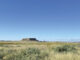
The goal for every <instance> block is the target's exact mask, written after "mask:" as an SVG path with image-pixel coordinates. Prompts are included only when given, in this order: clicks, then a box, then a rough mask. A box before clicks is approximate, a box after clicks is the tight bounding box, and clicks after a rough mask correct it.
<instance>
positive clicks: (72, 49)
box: [54, 45, 76, 53]
mask: <svg viewBox="0 0 80 60" xmlns="http://www.w3.org/2000/svg"><path fill="white" fill-rule="evenodd" d="M54 51H56V52H60V53H62V52H75V51H76V48H75V47H73V46H70V45H64V46H60V47H56V48H55V49H54Z"/></svg>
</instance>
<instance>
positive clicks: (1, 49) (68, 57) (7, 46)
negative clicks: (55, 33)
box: [0, 42, 80, 60]
mask: <svg viewBox="0 0 80 60" xmlns="http://www.w3.org/2000/svg"><path fill="white" fill-rule="evenodd" d="M63 45H70V46H74V47H75V48H76V49H77V52H75V53H72V52H68V53H56V52H55V51H54V49H52V48H56V47H57V46H63ZM28 48H37V49H39V50H40V51H41V52H42V53H41V54H40V56H41V57H42V56H43V58H44V56H46V55H47V54H48V56H47V57H45V58H44V60H80V43H60V42H0V60H16V59H17V60H20V59H19V56H18V55H15V56H17V57H15V59H13V57H14V54H13V53H15V54H18V53H19V52H21V51H25V50H26V49H28ZM45 53H46V54H45ZM22 54H23V53H21V57H22V56H23V57H24V55H22ZM7 57H9V58H7ZM10 57H11V58H10ZM23 57H22V58H23ZM31 57H33V58H34V59H33V60H36V59H35V57H34V56H31ZM24 58H25V57H24ZM22 60H30V59H27V58H25V59H22ZM38 60H40V58H39V59H38Z"/></svg>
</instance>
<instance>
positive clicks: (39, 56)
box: [4, 48, 48, 60]
mask: <svg viewBox="0 0 80 60" xmlns="http://www.w3.org/2000/svg"><path fill="white" fill-rule="evenodd" d="M47 57H48V54H47V53H43V52H41V50H40V49H37V48H28V49H25V50H22V51H20V52H17V53H13V54H9V55H7V56H5V57H4V60H45V58H47Z"/></svg>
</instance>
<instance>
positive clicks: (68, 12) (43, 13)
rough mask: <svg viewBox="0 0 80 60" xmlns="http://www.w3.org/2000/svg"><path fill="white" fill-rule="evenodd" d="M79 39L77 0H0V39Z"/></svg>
mask: <svg viewBox="0 0 80 60" xmlns="http://www.w3.org/2000/svg"><path fill="white" fill-rule="evenodd" d="M29 37H31V38H33V37H35V38H37V39H39V40H41V41H57V40H59V41H62V40H66V41H69V40H72V39H73V40H75V41H79V39H80V0H0V40H21V39H22V38H29Z"/></svg>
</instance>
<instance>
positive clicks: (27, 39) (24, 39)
mask: <svg viewBox="0 0 80 60" xmlns="http://www.w3.org/2000/svg"><path fill="white" fill-rule="evenodd" d="M21 41H38V40H37V39H36V38H23V39H22V40H21Z"/></svg>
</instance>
